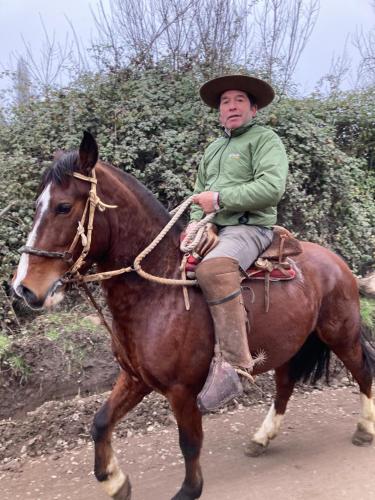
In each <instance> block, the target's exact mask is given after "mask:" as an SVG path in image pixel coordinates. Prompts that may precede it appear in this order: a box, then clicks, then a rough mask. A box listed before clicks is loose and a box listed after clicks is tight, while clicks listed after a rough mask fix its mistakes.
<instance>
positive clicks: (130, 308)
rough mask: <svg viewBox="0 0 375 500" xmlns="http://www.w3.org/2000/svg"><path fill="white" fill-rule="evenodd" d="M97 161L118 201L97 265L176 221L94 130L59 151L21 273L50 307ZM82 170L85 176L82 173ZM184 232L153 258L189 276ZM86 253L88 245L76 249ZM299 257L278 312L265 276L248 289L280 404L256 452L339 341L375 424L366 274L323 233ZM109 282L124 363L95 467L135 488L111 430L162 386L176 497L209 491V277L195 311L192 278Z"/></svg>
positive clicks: (101, 227) (100, 431)
mask: <svg viewBox="0 0 375 500" xmlns="http://www.w3.org/2000/svg"><path fill="white" fill-rule="evenodd" d="M93 169H94V170H95V174H96V178H97V193H98V195H99V197H100V198H101V200H102V201H103V202H106V203H111V204H115V205H117V208H111V209H106V210H103V211H97V213H96V215H95V220H94V224H93V235H92V242H91V249H90V251H89V253H88V256H87V257H86V259H85V264H84V268H85V270H86V271H87V270H88V269H89V268H90V266H91V265H92V264H93V263H96V264H97V266H98V269H99V271H101V272H105V271H109V270H113V269H118V268H121V267H124V266H131V265H132V263H133V261H134V258H135V256H137V255H138V254H139V252H141V251H142V250H143V249H144V248H145V247H146V246H147V245H148V244H149V242H150V241H151V240H152V239H153V238H154V237H155V235H156V234H158V232H159V231H160V230H161V229H162V228H163V227H164V226H165V224H166V223H167V222H168V220H169V215H168V213H167V212H166V211H165V210H164V208H163V207H162V206H161V204H160V203H159V202H158V201H157V200H156V199H155V197H154V196H153V195H152V194H151V193H150V192H148V191H147V190H146V189H145V188H144V187H143V186H142V185H141V184H140V183H139V182H138V181H137V180H135V179H134V178H133V177H131V176H130V175H127V174H125V173H123V172H121V171H120V170H118V169H116V168H114V167H112V166H111V165H108V164H105V163H103V162H100V161H98V149H97V145H96V142H95V140H94V139H93V137H92V136H91V135H89V134H87V133H86V134H85V136H84V139H83V141H82V143H81V146H80V150H79V152H70V153H64V154H63V155H62V156H61V157H60V158H58V159H56V160H55V162H54V163H53V165H52V167H51V168H50V169H49V170H48V172H47V173H46V175H45V176H44V179H43V182H42V190H41V194H40V196H39V198H38V201H37V205H36V213H35V218H34V224H33V227H32V231H31V233H30V235H29V237H28V242H27V245H28V247H26V253H23V255H22V257H21V260H20V263H19V266H18V270H17V273H16V276H15V278H14V281H13V286H14V288H15V290H16V292H17V294H18V295H20V296H22V297H23V298H24V299H25V300H26V302H27V303H28V304H29V305H30V306H31V307H34V308H41V307H49V306H52V305H53V304H55V303H57V302H58V301H60V300H61V299H62V297H63V293H64V286H61V281H60V280H61V277H62V276H64V274H65V273H66V272H67V271H68V270H69V268H70V267H71V263H69V262H68V261H69V259H68V258H59V257H67V249H68V248H70V245H71V242H72V240H73V239H74V237H75V234H76V226H77V221H79V220H81V216H82V212H83V211H84V207H85V202H86V200H87V197H88V192H89V188H90V185H89V183H88V182H87V179H85V178H84V177H82V175H83V176H87V177H90V178H92V177H93V175H94V174H93V172H94V170H93ZM76 172H79V173H80V174H81V178H77V177H75V176H74V173H76ZM102 208H103V207H102ZM180 231H181V227H178V226H176V227H174V228H173V229H172V231H171V232H170V233H169V234H168V235H167V236H166V238H165V239H164V240H163V241H162V242H161V243H160V245H159V246H158V247H157V248H156V249H155V250H154V251H153V252H151V254H150V255H149V256H147V258H146V259H145V261H144V268H145V270H146V271H149V272H151V273H153V274H156V275H160V276H168V277H172V278H178V277H179V263H180V252H179V233H180ZM80 251H81V247H80V246H79V245H77V246H76V247H75V248H74V250H73V257H74V259H77V258H78V256H79V255H80ZM53 252H54V253H53ZM51 257H52V258H51ZM74 259H73V260H74ZM295 263H296V266H297V268H298V269H299V272H298V275H297V277H296V278H295V279H294V280H293V281H288V282H284V283H275V284H273V285H272V287H271V297H270V310H269V312H268V313H265V312H264V303H263V298H264V293H263V285H262V284H260V283H254V284H253V285H252V289H253V291H254V293H255V301H254V303H251V302H252V298H253V294H252V293H251V292H250V291H248V290H246V289H244V296H245V301H246V302H247V304H248V308H249V310H251V324H252V328H251V333H250V338H249V344H250V346H251V349H252V352H253V353H257V352H259V351H264V352H265V354H266V361H265V363H264V364H263V365H262V366H259V365H257V368H256V370H255V374H257V373H261V372H266V371H268V370H271V369H274V370H275V379H276V398H275V401H274V404H273V405H272V407H271V409H270V411H269V413H268V415H267V417H266V419H265V420H264V422H263V424H262V425H261V427H260V428H259V430H258V431H257V432H256V433H255V435H254V436H253V437H252V439H251V441H250V444H249V447H248V449H247V450H246V453H247V454H249V455H257V454H259V453H261V452H263V451H264V450H265V449H266V447H267V446H268V444H269V441H270V440H271V439H273V438H274V437H275V436H276V434H277V432H278V431H279V428H280V424H281V421H282V418H283V415H284V413H285V410H286V405H287V402H288V400H289V398H290V396H291V394H292V391H293V387H294V385H295V383H296V381H298V380H301V379H302V380H304V379H307V378H309V377H311V376H312V377H313V378H314V379H317V378H318V377H319V376H320V375H322V374H323V373H324V372H325V371H326V369H327V365H328V360H329V353H330V351H333V352H334V353H335V354H336V355H337V356H338V357H339V358H340V359H341V360H342V362H343V363H344V365H345V366H346V368H347V369H348V370H349V371H350V372H351V373H352V375H353V377H354V378H355V380H356V381H357V382H358V384H359V387H360V392H361V396H360V399H361V417H360V419H359V422H358V424H357V429H356V431H355V434H354V437H353V442H354V443H355V444H368V443H370V442H371V441H372V439H373V436H374V434H375V428H374V424H375V407H374V404H373V401H372V393H371V385H372V377H373V375H374V369H375V351H374V349H373V347H372V346H371V344H370V343H369V341H368V340H367V339H366V338H365V335H364V331H363V329H361V318H360V311H359V294H358V284H357V281H356V279H355V277H354V276H353V274H352V273H351V271H350V270H349V268H348V267H347V266H346V264H345V263H344V262H343V261H342V260H341V259H340V258H339V257H338V256H336V255H335V254H334V253H332V252H330V251H329V250H326V249H325V248H322V247H320V246H318V245H315V244H312V243H303V253H302V254H301V255H299V256H298V257H297V258H296V259H295ZM102 287H103V291H104V293H105V296H106V299H107V302H108V306H109V308H110V310H111V312H112V315H113V335H112V345H113V351H114V354H115V356H116V358H117V360H118V362H119V364H120V367H121V371H120V375H119V377H118V380H117V381H116V384H115V386H114V388H113V390H112V393H111V395H110V396H109V398H108V400H107V401H106V403H105V404H104V405H103V407H102V408H101V409H100V410H99V412H98V413H97V414H96V416H95V419H94V423H93V431H92V434H93V438H94V441H95V475H96V477H97V479H98V480H99V481H100V482H101V484H102V485H103V487H104V488H105V490H106V491H107V493H108V494H109V495H110V496H112V497H113V498H115V499H117V500H128V499H130V498H131V488H130V482H129V479H128V477H127V476H125V475H124V474H123V473H122V471H121V470H120V468H119V467H118V465H117V462H116V459H115V456H114V454H113V451H112V447H111V434H112V431H113V429H114V426H115V424H116V422H118V421H119V420H120V419H121V418H122V417H124V415H125V414H126V413H127V412H128V411H129V410H131V409H132V408H134V407H135V406H136V405H137V404H138V403H139V402H140V401H141V400H142V398H143V397H144V396H145V395H146V394H149V393H150V392H151V391H157V392H159V393H161V394H163V395H164V396H165V397H166V398H167V399H168V401H169V403H170V405H171V408H172V410H173V412H174V415H175V417H176V420H177V424H178V430H179V439H180V446H181V450H182V453H183V456H184V459H185V471H186V472H185V479H184V481H183V483H182V486H181V488H180V490H179V491H178V493H177V494H176V495H175V496H174V497H173V498H174V500H192V499H195V498H199V497H200V495H201V493H202V486H203V478H202V473H201V467H200V463H199V456H200V450H201V446H202V439H203V433H202V416H201V414H200V412H199V411H198V408H197V404H196V397H197V394H198V393H199V391H200V390H201V388H202V386H203V384H204V381H205V379H206V376H207V373H208V369H209V365H210V361H211V358H212V356H213V346H214V336H213V326H212V322H211V318H210V314H209V311H208V309H207V307H206V304H205V301H204V300H203V297H202V295H201V293H200V291H199V289H198V288H197V287H193V288H191V289H190V301H191V311H187V310H186V309H185V306H184V301H183V298H182V293H181V288H180V287H175V286H164V285H161V284H158V283H152V282H149V281H146V280H144V279H143V278H141V277H140V276H139V275H138V274H137V273H135V272H131V273H128V274H122V275H120V276H116V277H113V278H111V279H109V280H107V281H103V283H102Z"/></svg>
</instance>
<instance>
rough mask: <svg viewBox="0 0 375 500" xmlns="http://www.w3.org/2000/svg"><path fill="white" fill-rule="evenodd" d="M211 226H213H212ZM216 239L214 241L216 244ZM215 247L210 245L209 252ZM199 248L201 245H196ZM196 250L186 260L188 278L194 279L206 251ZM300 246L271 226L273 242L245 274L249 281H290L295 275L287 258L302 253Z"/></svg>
mask: <svg viewBox="0 0 375 500" xmlns="http://www.w3.org/2000/svg"><path fill="white" fill-rule="evenodd" d="M212 226H213V225H212ZM215 229H216V227H215V226H213V227H210V228H209V230H210V231H214V232H215ZM217 241H218V239H216V240H215V243H217ZM214 246H215V245H213V246H212V245H211V246H210V248H209V250H212V248H213V247H214ZM198 247H201V245H198ZM198 247H197V248H196V251H195V252H193V253H192V255H190V256H189V257H188V258H187V262H186V267H185V270H186V275H187V277H189V278H194V277H195V268H196V266H197V265H198V264H199V262H200V260H201V258H202V256H204V255H205V253H207V252H208V251H209V250H208V251H207V250H206V252H202V251H199V250H200V249H201V248H200V249H198ZM302 251H303V250H302V245H301V242H300V241H299V240H297V238H296V237H295V236H293V234H292V233H291V232H290V231H288V230H287V229H285V228H284V227H281V226H273V240H272V243H271V245H270V246H269V247H268V248H267V249H266V250H265V251H264V252H263V253H262V254H261V255H260V256H259V258H258V259H257V261H256V262H255V263H254V264H253V266H252V267H250V268H249V269H248V270H247V272H246V275H247V278H249V279H266V278H267V279H268V278H269V279H270V280H271V281H280V280H290V279H293V278H294V277H295V275H296V272H295V270H294V268H293V267H292V266H291V265H290V263H289V262H288V260H287V258H288V257H294V256H296V255H298V254H300V253H302Z"/></svg>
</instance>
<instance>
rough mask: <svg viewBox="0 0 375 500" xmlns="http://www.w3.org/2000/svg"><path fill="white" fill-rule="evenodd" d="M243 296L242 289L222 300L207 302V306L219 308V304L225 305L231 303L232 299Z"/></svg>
mask: <svg viewBox="0 0 375 500" xmlns="http://www.w3.org/2000/svg"><path fill="white" fill-rule="evenodd" d="M239 295H241V288H240V289H239V290H236V291H235V292H232V293H230V294H229V295H227V296H226V297H223V298H222V299H215V300H207V304H208V305H209V306H217V305H219V304H225V302H229V301H230V300H232V299H235V298H236V297H238V296H239Z"/></svg>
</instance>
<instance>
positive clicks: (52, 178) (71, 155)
mask: <svg viewBox="0 0 375 500" xmlns="http://www.w3.org/2000/svg"><path fill="white" fill-rule="evenodd" d="M99 163H100V165H101V167H103V168H104V169H108V170H109V171H110V174H112V175H114V176H115V177H116V178H117V179H118V180H119V181H120V182H122V183H124V184H125V185H126V186H127V188H128V189H129V190H130V191H132V192H133V193H135V194H136V195H137V196H138V197H139V198H140V199H142V200H143V201H144V202H145V204H147V205H148V206H149V207H151V208H152V211H153V214H154V215H156V216H157V217H158V219H159V218H160V220H161V221H163V222H164V223H167V221H168V220H169V219H170V216H169V213H168V211H167V210H166V209H165V208H164V206H163V205H162V204H161V203H160V202H159V200H158V199H157V198H156V196H155V195H154V194H153V193H152V192H151V191H150V190H149V189H147V188H146V187H145V186H144V185H143V184H142V183H141V182H139V181H138V180H137V179H136V178H135V177H134V176H132V175H130V174H128V173H127V172H124V171H123V170H120V169H119V168H116V167H114V166H113V165H111V164H110V163H107V162H104V161H100V162H99ZM77 171H79V153H78V151H67V152H60V153H59V155H58V156H57V158H56V159H55V160H54V162H53V163H52V165H51V166H50V167H49V168H48V169H47V170H45V172H44V173H43V176H42V180H41V183H40V186H39V189H38V194H40V193H41V192H42V191H43V189H44V188H45V187H46V186H47V184H49V183H50V182H51V183H53V184H57V185H59V186H63V185H64V184H65V183H68V181H69V180H70V179H71V177H72V174H73V173H74V172H77ZM176 228H177V229H178V230H180V231H181V230H182V225H181V224H180V223H177V224H176Z"/></svg>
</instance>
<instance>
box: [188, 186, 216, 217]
mask: <svg viewBox="0 0 375 500" xmlns="http://www.w3.org/2000/svg"><path fill="white" fill-rule="evenodd" d="M193 203H195V204H196V205H199V206H200V207H201V209H202V210H203V212H204V213H206V214H210V213H212V212H216V210H219V208H220V207H219V193H217V192H215V191H203V192H202V193H199V194H196V195H194V197H193Z"/></svg>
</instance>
